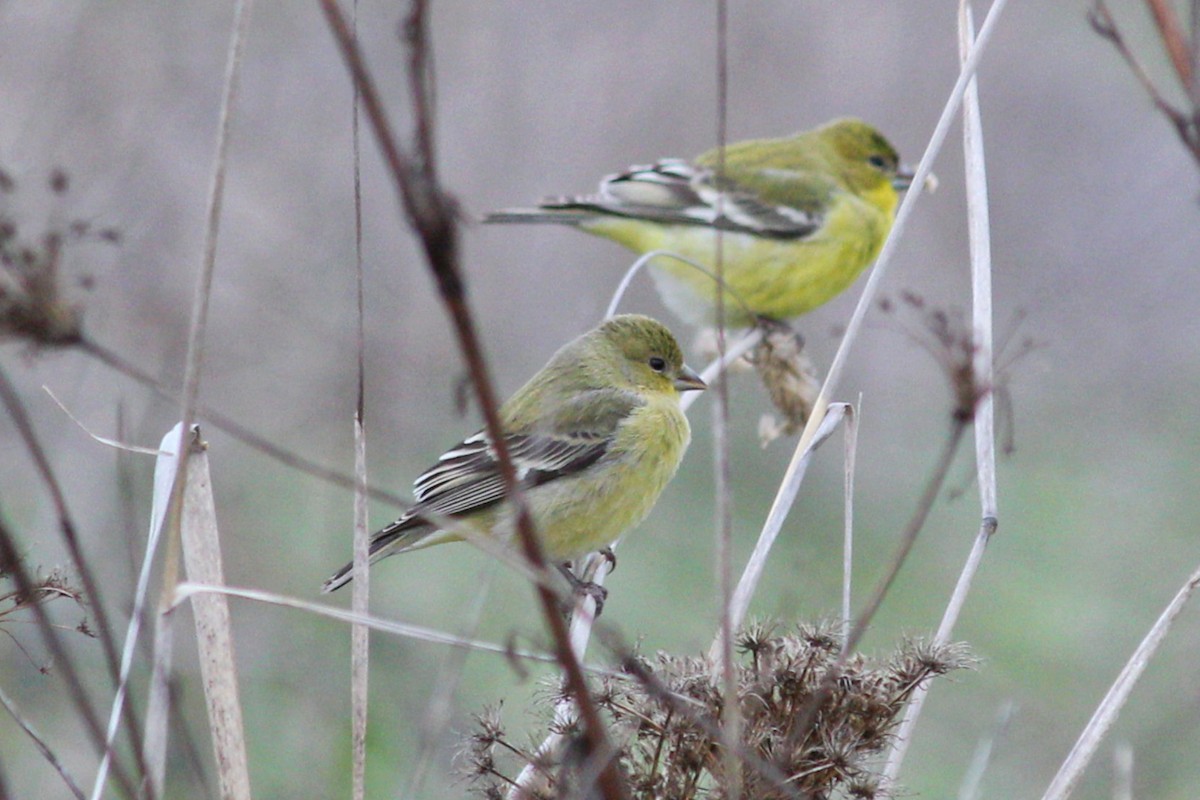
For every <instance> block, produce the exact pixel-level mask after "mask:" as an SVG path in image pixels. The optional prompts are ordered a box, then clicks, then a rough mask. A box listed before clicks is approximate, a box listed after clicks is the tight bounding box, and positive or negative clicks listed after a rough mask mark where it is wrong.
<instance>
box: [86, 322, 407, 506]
mask: <svg viewBox="0 0 1200 800" xmlns="http://www.w3.org/2000/svg"><path fill="white" fill-rule="evenodd" d="M79 348H80V349H81V350H82V351H83V352H85V353H87V354H88V355H90V356H92V357H93V358H96V359H97V360H99V361H100V362H101V363H103V364H105V365H106V366H108V367H110V368H112V369H114V370H116V371H117V372H120V373H121V374H122V375H125V376H126V377H128V378H132V379H133V380H134V381H136V382H137V383H140V384H141V385H143V386H145V387H146V388H148V389H150V390H151V391H153V392H154V393H155V394H157V395H158V396H159V397H163V398H165V399H168V400H175V399H178V398H179V392H180V390H179V389H174V388H171V387H168V386H163V385H162V384H161V383H159V382H158V381H157V380H156V379H155V378H154V377H152V376H151V375H150V374H149V373H147V372H145V371H144V370H142V369H139V368H138V367H137V366H135V365H134V364H133V363H131V362H130V361H127V360H126V359H124V358H122V357H121V356H120V355H118V354H117V353H115V352H113V351H112V350H109V349H108V348H107V347H105V346H104V345H101V344H99V343H98V342H95V341H93V340H91V339H88V338H86V337H85V338H84V339H82V340H81V341H80V343H79ZM196 416H197V417H199V418H201V419H203V420H204V421H205V422H207V423H209V424H210V425H212V426H213V427H214V428H218V429H220V430H222V431H224V432H225V433H227V434H229V435H230V436H232V437H233V438H235V439H237V440H238V441H239V442H241V443H242V444H244V445H246V446H247V447H251V448H253V449H255V450H257V451H259V452H260V453H262V454H264V455H266V456H268V457H269V458H273V459H275V460H276V461H278V462H279V463H281V464H283V465H284V466H288V467H291V468H292V469H296V470H299V471H300V472H303V473H305V474H307V475H312V476H313V477H314V478H317V479H319V480H323V481H325V482H327V483H331V484H333V485H334V486H340V487H342V488H343V489H350V490H352V491H353V490H354V487H355V484H356V480H355V478H354V476H352V475H345V474H343V473H341V472H339V471H337V470H333V469H329V468H328V467H325V466H322V465H321V464H318V463H317V462H315V461H312V460H310V459H307V458H305V457H304V456H300V455H297V454H295V453H292V452H290V451H288V450H284V449H283V448H282V447H280V446H278V445H276V444H275V443H273V442H271V441H270V440H269V439H266V438H265V437H263V436H260V435H258V434H257V433H255V432H254V431H252V430H251V429H250V428H247V427H246V426H245V425H242V424H241V423H239V422H237V421H236V420H234V419H233V418H232V417H229V416H226V415H225V414H222V413H221V412H219V411H216V410H215V409H212V408H209V407H208V406H206V405H204V404H203V403H199V402H198V403H196ZM367 494H368V496H369V497H370V498H371V499H372V500H378V501H380V502H383V503H387V504H389V505H391V506H394V507H396V508H399V509H402V510H406V509H408V507H409V506H411V505H412V503H411V502H410V501H408V500H405V499H404V498H403V497H401V496H400V495H398V494H394V493H392V492H389V491H387V490H385V489H379V488H375V487H368V488H367Z"/></svg>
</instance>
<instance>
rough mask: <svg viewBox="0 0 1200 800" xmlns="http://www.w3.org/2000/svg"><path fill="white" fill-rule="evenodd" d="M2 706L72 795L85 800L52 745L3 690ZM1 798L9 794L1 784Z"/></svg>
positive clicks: (1, 696) (81, 791)
mask: <svg viewBox="0 0 1200 800" xmlns="http://www.w3.org/2000/svg"><path fill="white" fill-rule="evenodd" d="M0 705H3V706H4V708H5V710H6V711H8V713H9V715H11V716H12V718H13V720H14V721H15V722H16V723H17V725H18V726H19V727H20V728H21V730H23V731H25V735H26V736H28V737H29V738H30V739H32V740H33V744H34V746H35V747H37V749H38V752H39V753H41V754H42V758H44V759H46V761H48V762H49V763H50V766H52V767H54V770H55V772H57V773H58V774H59V776H61V777H62V779H63V782H64V783H65V784H67V788H68V789H70V790H71V794H73V795H75V797H77V798H79V800H84V797H85V795H84V794H83V790H82V789H80V788H79V784H78V783H76V782H75V778H73V777H72V776H71V772H70V770H68V769H67V767H66V765H65V764H63V763H62V761H60V760H59V758H58V756H57V755H55V753H54V751H53V750H51V749H50V745H48V744H46V740H45V739H43V738H42V737H41V735H40V734H39V733H38V732H37V729H36V728H34V727H33V723H32V722H30V721H29V720H27V719H25V717H24V715H23V714H21V711H20V709H18V708H17V706H16V704H15V703H14V702H13V701H12V699H11V698H10V697H9V696H8V695H7V694H5V693H4V690H3V689H0ZM0 797H8V794H7V792H5V791H4V786H3V784H0Z"/></svg>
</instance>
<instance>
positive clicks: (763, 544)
mask: <svg viewBox="0 0 1200 800" xmlns="http://www.w3.org/2000/svg"><path fill="white" fill-rule="evenodd" d="M846 408H847V406H846V405H845V404H843V403H834V404H833V405H830V406H829V407H828V411H827V413H826V414H825V415H824V418H823V419H822V422H821V427H820V428H819V429H818V430H817V432H816V436H815V437H813V438H811V439H810V442H811V444H810V445H809V446H808V447H807V448H806V450H805V451H804V452H803V453H800V452H797V453H796V454H793V456H792V463H791V465H789V466H788V470H787V472H786V473H784V476H783V481H782V482H781V483H780V485H779V489H778V490H777V491H776V492H775V499H774V500H773V501H772V502H771V509H770V510H769V511H768V512H767V519H766V521H765V522H764V523H763V527H762V531H761V532H760V533H759V536H758V542H757V543H756V544H755V545H754V551H753V552H752V553H751V554H750V558H749V559H748V560H747V562H746V567H745V569H743V570H742V577H741V578H740V579H739V580H738V584H737V588H736V589H735V590H734V593H733V599H732V601H731V603H730V619H731V621H732V622H733V627H734V628H735V629H736V628H738V627H740V626H741V624H742V622H743V621H744V620H745V619H746V613H747V612H748V611H749V610H750V599H751V597H753V595H754V590H755V588H756V587H757V586H758V581H759V579H760V578H761V577H762V573H763V570H764V569H765V568H766V564H767V556H768V555H770V552H771V548H772V547H773V546H774V544H775V540H776V539H777V538H778V537H779V533H780V531H782V530H783V523H784V520H786V519H787V514H788V511H790V510H791V508H792V503H794V502H795V500H796V495H797V493H799V491H800V483H801V481H803V480H804V474H805V472H806V471H807V470H808V464H809V461H810V460H811V458H812V454H813V452H814V451H815V450H816V448H817V447H820V446H821V444H822V443H824V441H825V440H826V439H828V438H829V437H830V436H831V435H832V434H833V432H834V431H835V430H837V427H838V425H839V424H841V421H842V418H843V416H844V415H845V413H846ZM796 446H797V448H799V446H800V445H799V444H797V445H796ZM722 638H723V637H722V636H721V634H720V633H718V634H717V637H716V639H715V640H714V641H713V645H712V648H710V649H709V653H708V655H709V658H710V659H713V660H716V659H717V658H718V657H719V654H720V651H721V648H722V647H723V644H722V642H721V640H722Z"/></svg>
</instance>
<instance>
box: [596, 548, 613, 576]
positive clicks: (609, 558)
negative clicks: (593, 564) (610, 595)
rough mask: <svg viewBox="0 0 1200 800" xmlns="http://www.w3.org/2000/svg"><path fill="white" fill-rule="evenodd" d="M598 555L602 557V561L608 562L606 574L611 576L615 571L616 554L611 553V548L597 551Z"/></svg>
mask: <svg viewBox="0 0 1200 800" xmlns="http://www.w3.org/2000/svg"><path fill="white" fill-rule="evenodd" d="M599 553H600V555H602V556H604V560H605V561H607V562H608V574H609V575H611V574H613V573H614V572H616V571H617V554H616V553H614V552H613V549H612V547H604V548H601V549H600V551H599Z"/></svg>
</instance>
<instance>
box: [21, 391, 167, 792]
mask: <svg viewBox="0 0 1200 800" xmlns="http://www.w3.org/2000/svg"><path fill="white" fill-rule="evenodd" d="M0 400H2V401H3V403H4V406H5V408H6V409H7V410H8V415H9V416H10V417H11V418H12V420H13V424H14V425H16V427H17V432H18V433H19V434H20V436H21V440H22V441H23V442H24V444H25V449H26V450H27V451H28V452H29V455H30V457H31V458H32V459H33V462H34V465H35V467H36V468H37V472H38V475H39V476H40V477H41V479H42V482H43V483H44V484H45V486H46V489H47V491H49V492H50V499H51V502H52V503H53V504H54V510H55V514H56V515H57V516H58V527H59V530H60V532H61V533H62V537H63V541H64V542H66V545H67V552H68V553H70V555H71V562H72V564H73V565H74V567H75V571H76V572H77V573H78V574H79V579H80V581H81V582H82V583H83V590H84V592H85V593H86V595H87V598H88V603H89V604H90V606H91V608H92V612H93V614H94V615H95V617H96V632H97V635H98V637H99V639H100V645H101V647H102V649H103V650H104V658H105V661H106V663H107V666H108V671H109V676H110V678H111V679H112V682H113V685H114V686H119V685H120V683H121V666H120V664H121V659H120V656H119V655H118V653H117V644H116V640H115V639H114V638H113V635H112V626H111V625H110V623H109V620H108V612H107V611H106V610H105V607H104V600H103V598H102V596H101V594H100V587H99V584H98V583H97V582H96V576H95V574H94V573H93V572H92V568H91V565H90V563H89V562H88V560H87V558H86V557H85V556H84V553H83V548H82V547H81V546H80V544H79V536H78V533H77V529H76V527H75V522H74V520H73V518H72V517H71V513H70V511H69V510H68V509H67V499H66V495H65V494H64V493H63V490H62V485H61V484H60V483H59V482H58V478H57V476H55V474H54V469H53V467H51V466H50V459H49V458H48V457H47V456H46V451H45V449H44V448H43V447H42V444H41V441H40V440H39V439H38V437H37V433H36V432H35V431H34V429H33V421H32V420H30V418H29V414H28V412H26V410H25V404H24V403H23V402H22V401H21V397H20V395H18V394H17V391H16V389H15V388H14V387H13V385H12V382H11V381H9V379H8V374H7V373H6V372H5V371H4V369H2V368H0ZM125 723H126V725H128V726H129V727H128V731H129V736H130V738H131V740H132V741H133V742H134V743H135V746H134V749H135V750H137V749H138V748H137V746H136V743H137V742H139V741H141V726H140V724H139V723H138V720H137V718H136V717H135V716H134V714H133V712H132V711H129V710H127V711H126V713H125ZM136 760H137V766H138V769H139V770H141V771H142V772H143V773H144V772H145V763H144V762H143V761H142V758H141V756H140V755H138V756H136Z"/></svg>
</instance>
